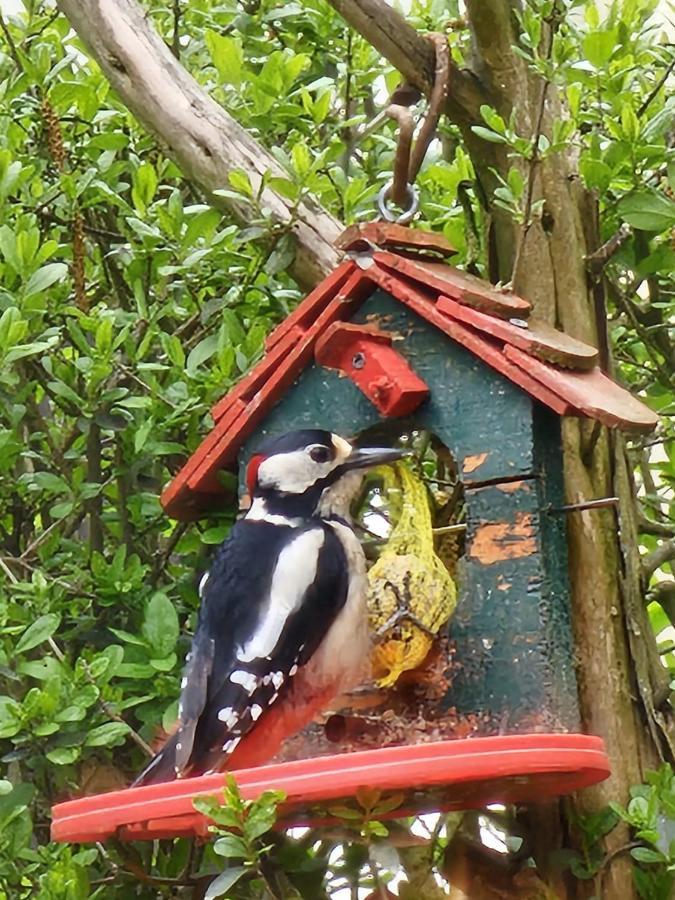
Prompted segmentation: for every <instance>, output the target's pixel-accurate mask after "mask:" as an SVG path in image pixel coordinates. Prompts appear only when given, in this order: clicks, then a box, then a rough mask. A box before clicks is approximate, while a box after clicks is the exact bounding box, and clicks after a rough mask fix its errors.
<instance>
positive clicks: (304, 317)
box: [213, 260, 358, 416]
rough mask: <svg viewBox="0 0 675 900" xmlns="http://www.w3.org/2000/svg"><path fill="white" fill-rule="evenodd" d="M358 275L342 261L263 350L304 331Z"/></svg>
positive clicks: (280, 326)
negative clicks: (348, 281) (346, 284)
mask: <svg viewBox="0 0 675 900" xmlns="http://www.w3.org/2000/svg"><path fill="white" fill-rule="evenodd" d="M355 272H356V273H358V270H357V269H356V266H355V265H354V263H353V262H351V261H350V260H343V262H341V263H340V265H339V266H338V267H337V269H335V271H334V272H331V273H330V274H329V275H327V276H326V278H324V279H323V280H322V281H321V282H319V284H318V285H317V286H316V287H315V288H314V290H313V291H312V292H311V293H310V294H308V296H307V297H305V299H304V300H303V301H302V302H301V303H300V304H299V305H298V306H297V307H296V308H295V309H294V310H293V312H292V313H291V314H290V316H286V318H285V319H284V320H283V322H281V323H280V324H279V325H277V327H276V328H275V329H274V331H272V332H271V333H270V334H269V335H268V337H267V340H266V341H265V348H266V350H267V351H268V352H269V351H270V350H271V349H272V348H273V347H274V346H275V344H277V343H279V341H280V340H281V339H282V338H283V337H284V336H285V335H286V334H287V333H288V332H289V331H292V330H293V329H295V328H298V327H299V328H300V329H302V330H306V329H307V328H308V327H309V326H310V325H311V324H312V322H313V321H314V320H315V319H316V317H317V316H318V315H319V313H320V312H322V310H323V309H324V308H325V306H326V304H327V303H328V302H329V301H330V300H331V299H332V298H333V296H334V295H335V291H336V290H337V289H338V288H340V287H341V286H342V285H343V284H344V283H345V282H346V281H347V279H348V278H349V276H350V275H352V274H354V273H355ZM217 410H218V406H217V405H216V406H215V407H214V411H213V414H214V416H217Z"/></svg>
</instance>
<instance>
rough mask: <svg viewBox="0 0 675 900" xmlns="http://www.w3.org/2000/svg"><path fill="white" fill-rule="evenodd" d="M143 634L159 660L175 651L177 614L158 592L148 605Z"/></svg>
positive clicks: (169, 602)
mask: <svg viewBox="0 0 675 900" xmlns="http://www.w3.org/2000/svg"><path fill="white" fill-rule="evenodd" d="M143 634H144V635H145V638H146V640H147V641H148V643H149V644H150V646H151V647H152V649H153V650H154V651H155V655H156V656H157V657H159V658H163V657H165V656H168V655H169V654H170V653H172V652H173V651H174V650H175V649H176V642H177V641H178V635H179V626H178V613H177V612H176V608H175V606H174V605H173V603H172V602H171V601H170V600H169V598H168V597H167V596H166V594H162V593H161V592H158V593H157V594H155V595H154V596H153V598H152V599H151V600H150V602H149V603H148V607H147V609H146V611H145V622H144V623H143Z"/></svg>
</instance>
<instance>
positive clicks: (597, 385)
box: [161, 223, 657, 518]
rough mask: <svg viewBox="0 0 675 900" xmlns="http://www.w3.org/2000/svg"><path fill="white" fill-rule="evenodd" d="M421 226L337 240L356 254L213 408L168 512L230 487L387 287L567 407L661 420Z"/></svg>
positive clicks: (571, 411) (625, 423)
mask: <svg viewBox="0 0 675 900" xmlns="http://www.w3.org/2000/svg"><path fill="white" fill-rule="evenodd" d="M392 234H393V235H394V237H395V239H393V238H392ZM410 234H412V235H414V236H415V239H414V240H409V239H407V235H410ZM421 235H423V233H422V232H410V231H409V230H407V229H402V228H400V227H399V226H390V225H387V226H385V227H383V226H382V224H381V223H370V224H368V225H364V226H356V227H355V226H352V228H350V229H348V230H347V232H345V234H344V235H343V236H342V238H341V239H340V240H339V241H338V244H339V246H341V247H342V248H343V249H346V250H351V251H352V252H351V253H350V256H349V257H348V258H347V259H345V261H344V262H343V263H341V265H340V266H338V268H337V269H336V270H335V271H334V272H332V273H331V274H330V275H329V276H328V277H327V278H326V279H325V280H324V281H322V282H321V284H319V285H318V287H316V288H315V289H314V290H313V291H312V292H311V294H309V296H308V297H306V298H305V300H303V301H302V303H300V305H299V306H298V307H297V309H295V311H294V312H293V313H292V314H291V315H290V316H288V318H287V319H285V320H284V322H282V323H281V325H279V327H278V328H276V329H275V330H274V331H273V332H272V333H271V334H270V336H269V338H268V339H267V342H266V353H265V356H264V357H263V359H262V360H261V361H260V362H259V363H258V365H256V366H255V367H254V368H253V369H252V370H251V371H250V372H249V373H248V375H246V376H245V377H244V378H243V379H242V380H241V381H240V382H239V384H238V385H237V386H236V387H235V388H234V389H233V390H231V391H230V392H229V393H228V394H226V395H225V396H224V397H223V399H222V400H221V401H220V402H219V403H217V404H216V406H215V407H214V408H213V410H212V413H213V418H214V422H215V424H214V427H213V429H212V431H211V432H210V433H209V434H208V435H207V436H206V437H205V438H204V440H203V441H202V443H201V444H200V445H199V447H198V448H197V450H196V451H195V452H194V453H193V454H192V456H191V457H190V458H189V459H188V461H187V462H186V463H185V465H184V466H183V468H182V469H181V470H180V472H179V473H178V474H177V475H176V477H175V478H174V479H173V481H172V482H171V483H170V484H169V486H168V487H167V488H166V490H165V491H164V493H163V495H162V498H161V499H162V505H163V507H164V509H165V510H166V511H167V513H169V515H172V516H174V517H176V518H192V517H194V515H195V510H194V506H195V504H194V499H195V495H204V494H209V493H214V492H220V491H221V490H222V489H221V488H220V486H219V482H218V478H217V473H218V471H219V470H221V469H227V468H233V467H234V466H235V465H236V458H237V453H238V451H239V449H240V448H241V446H242V444H243V443H244V441H245V440H246V439H247V438H248V437H249V436H250V435H251V434H252V433H253V432H254V431H255V430H256V428H257V427H258V425H259V424H260V423H261V421H262V420H263V419H264V418H265V416H266V415H267V414H268V412H269V411H270V409H271V408H272V407H273V406H274V405H275V404H276V403H277V401H278V400H280V399H281V397H282V396H283V395H284V394H285V393H286V391H287V390H288V389H289V388H290V387H291V385H292V384H293V382H294V381H295V380H296V379H297V378H298V376H299V375H300V374H301V372H302V371H303V369H304V368H305V367H306V366H308V365H309V364H310V363H311V362H312V361H313V359H314V350H315V345H316V343H317V341H318V339H319V338H320V337H321V336H322V335H324V334H325V332H326V331H327V329H328V328H329V326H331V325H332V324H333V323H334V322H337V321H344V320H347V319H350V318H351V317H352V316H353V314H354V313H355V312H356V310H357V309H358V308H359V306H360V305H361V304H362V303H363V302H364V301H365V300H366V299H367V298H368V297H369V296H370V294H371V293H373V291H375V290H377V289H378V288H380V289H382V290H384V291H386V292H387V293H389V294H390V295H391V296H392V297H394V298H395V299H396V300H398V301H399V302H400V303H402V304H403V305H404V306H406V307H408V309H411V310H412V311H414V312H415V313H417V314H418V315H419V316H421V317H422V318H423V319H426V320H427V321H428V322H430V323H431V324H432V325H434V326H435V327H436V328H438V329H439V330H440V331H442V332H443V333H444V334H446V335H448V337H450V338H451V339H452V340H454V341H456V342H457V343H459V344H462V346H464V347H465V348H466V349H468V350H470V351H471V352H472V353H473V354H475V355H476V356H478V357H479V358H480V359H481V360H483V362H485V363H486V365H488V366H490V367H491V368H493V369H495V370H496V371H497V372H499V373H500V374H502V375H503V376H504V377H505V378H508V379H509V380H510V381H512V382H514V383H515V384H517V385H518V386H519V387H520V388H522V389H523V390H524V391H526V392H527V393H528V394H529V395H530V396H532V397H533V398H534V399H536V400H538V401H539V402H540V403H543V404H544V405H545V406H548V407H550V408H551V409H552V410H554V411H555V412H556V413H557V414H558V415H572V416H588V417H590V418H594V419H597V420H598V421H600V422H602V424H603V425H607V426H609V427H621V428H625V429H628V430H637V431H651V429H652V428H654V426H655V425H656V423H657V416H656V414H655V413H654V412H652V410H651V409H649V408H648V407H647V406H645V405H644V404H643V403H641V402H640V401H639V400H637V399H636V398H635V397H633V396H632V394H630V393H629V392H628V391H627V390H625V389H624V388H622V387H620V386H619V385H618V384H616V383H615V382H614V381H612V380H611V379H610V378H608V377H607V375H605V374H604V373H603V372H602V371H601V370H600V368H599V367H598V365H597V351H596V350H595V348H593V347H591V346H589V345H588V344H584V343H582V342H581V341H578V340H575V339H574V338H571V337H569V336H568V335H566V334H564V333H562V332H560V331H556V330H555V329H553V328H551V327H550V326H548V325H545V324H544V323H540V322H536V321H535V320H534V319H532V318H530V311H531V306H530V304H529V303H528V302H527V300H524V299H523V298H522V297H518V296H517V295H515V294H512V293H507V292H502V291H499V290H498V289H497V288H495V287H494V286H493V285H491V284H489V283H488V282H485V281H482V280H481V279H479V278H475V277H474V276H472V275H469V274H468V273H466V272H463V271H461V270H459V269H456V268H454V267H453V266H451V265H449V264H447V263H445V262H442V261H438V259H437V258H436V259H430V258H429V257H428V256H424V253H425V249H426V250H428V248H429V247H431V248H432V249H433V250H434V251H439V250H441V249H442V242H441V243H440V244H439V240H438V235H434V236H433V237H432V238H430V240H429V243H428V244H427V246H426V248H425V246H424V242H423V241H421V240H420V236H421ZM373 237H376V238H377V239H378V241H379V243H380V246H377V245H376V244H374V243H373V241H372V238H373ZM420 243H422V246H421V247H420V246H419V245H420ZM364 247H365V252H364V249H363V248H364ZM387 247H395V252H394V250H393V249H386V248H387ZM445 249H446V251H447V250H450V249H451V248H445Z"/></svg>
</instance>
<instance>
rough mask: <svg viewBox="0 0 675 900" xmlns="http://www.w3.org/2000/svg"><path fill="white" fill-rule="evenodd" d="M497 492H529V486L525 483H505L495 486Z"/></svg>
mask: <svg viewBox="0 0 675 900" xmlns="http://www.w3.org/2000/svg"><path fill="white" fill-rule="evenodd" d="M495 487H496V488H497V490H498V491H502V492H503V493H505V494H512V493H513V492H514V491H520V490H523V491H529V490H530V489H531V485H530V484H529V483H528V482H527V481H505V482H503V483H502V484H495Z"/></svg>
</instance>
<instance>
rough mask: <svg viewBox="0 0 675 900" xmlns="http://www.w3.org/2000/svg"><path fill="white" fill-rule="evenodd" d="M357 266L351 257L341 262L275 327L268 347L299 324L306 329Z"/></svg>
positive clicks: (267, 343) (270, 347)
mask: <svg viewBox="0 0 675 900" xmlns="http://www.w3.org/2000/svg"><path fill="white" fill-rule="evenodd" d="M355 268H356V266H355V265H354V263H353V262H352V261H351V260H350V259H346V260H344V262H341V263H340V265H339V266H338V267H337V269H335V271H334V272H331V273H330V275H327V276H326V278H324V280H323V281H322V282H321V283H320V284H318V285H317V286H316V287H315V288H314V290H313V291H312V292H311V293H309V294H308V295H307V296H306V297H305V299H304V300H302V301H301V302H300V303H299V304H298V306H296V308H295V309H294V310H293V312H292V313H291V314H290V316H287V317H286V318H285V319H284V321H283V322H282V323H281V324H280V325H278V326H277V327H276V328H275V329H274V331H273V332H272V333H271V334H270V335H269V336H268V338H267V340H266V342H265V347H266V349H267V350H271V349H272V347H274V346H275V344H277V343H278V342H279V341H280V340H281V338H283V337H284V335H285V334H287V333H288V332H289V331H290V330H291V329H293V328H296V327H297V326H300V327H301V328H302V329H303V330H305V331H306V330H307V328H309V326H310V325H311V324H312V322H314V320H315V319H316V318H317V316H318V315H319V314H320V313H321V312H322V310H323V309H324V308H325V306H326V304H327V303H329V302H330V301H331V300H332V299H333V297H334V296H335V294H336V293H337V291H338V290H339V288H340V287H341V286H342V284H343V283H344V282H345V281H346V280H347V278H348V277H349V276H350V275H351V274H352V273H353V272H354V269H355Z"/></svg>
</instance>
